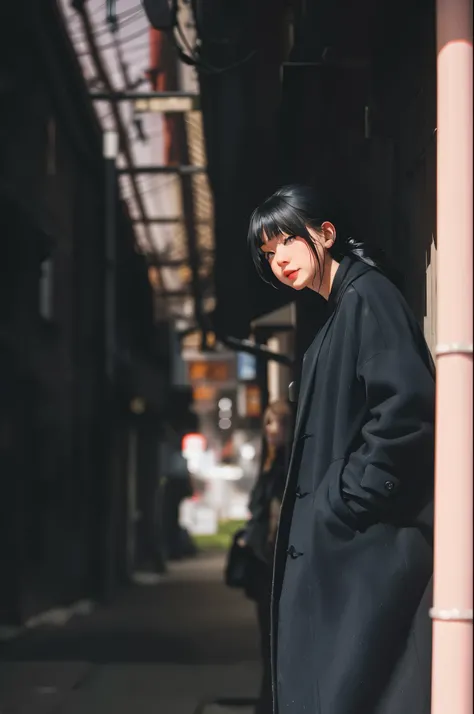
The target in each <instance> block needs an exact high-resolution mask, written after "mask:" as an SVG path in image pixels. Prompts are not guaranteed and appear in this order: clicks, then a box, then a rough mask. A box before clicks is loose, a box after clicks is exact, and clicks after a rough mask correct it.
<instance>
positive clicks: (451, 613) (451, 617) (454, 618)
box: [430, 607, 473, 622]
mask: <svg viewBox="0 0 474 714" xmlns="http://www.w3.org/2000/svg"><path fill="white" fill-rule="evenodd" d="M472 614H473V613H472V610H460V609H458V608H456V607H452V608H451V609H449V610H448V609H441V608H437V607H432V608H431V609H430V617H431V619H432V620H440V621H442V622H472Z"/></svg>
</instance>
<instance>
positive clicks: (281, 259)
mask: <svg viewBox="0 0 474 714" xmlns="http://www.w3.org/2000/svg"><path fill="white" fill-rule="evenodd" d="M278 248H280V250H278V249H277V251H276V255H275V258H276V262H277V265H278V266H279V267H280V268H284V267H285V265H288V263H289V262H290V261H289V259H288V258H287V256H286V253H285V251H284V250H281V248H282V246H278Z"/></svg>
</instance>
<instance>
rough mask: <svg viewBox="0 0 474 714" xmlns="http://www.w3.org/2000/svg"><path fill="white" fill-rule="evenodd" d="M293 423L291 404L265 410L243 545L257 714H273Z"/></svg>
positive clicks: (276, 404) (280, 402) (282, 403)
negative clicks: (273, 651)
mask: <svg viewBox="0 0 474 714" xmlns="http://www.w3.org/2000/svg"><path fill="white" fill-rule="evenodd" d="M290 420H291V409H290V405H289V404H288V403H287V402H284V401H278V402H273V403H272V404H270V405H269V406H268V407H267V409H266V410H265V413H264V416H263V430H264V440H263V443H264V450H263V461H262V463H263V467H262V472H261V474H260V476H259V478H258V480H257V483H256V484H255V488H254V490H253V492H252V495H251V498H250V504H249V510H250V514H251V518H250V520H249V522H248V524H247V527H246V529H245V535H244V536H243V538H242V540H241V541H240V542H239V544H240V545H241V546H246V547H248V548H250V549H251V551H252V554H253V556H254V558H253V559H252V576H253V577H252V582H251V584H250V586H249V587H248V588H247V595H248V596H249V597H251V598H252V599H253V600H255V601H256V603H257V617H258V626H259V630H260V642H261V653H262V672H263V673H262V683H261V689H260V697H259V701H258V704H257V708H256V714H270V712H271V711H272V687H271V666H270V659H271V657H270V594H271V583H272V562H273V551H274V546H275V539H276V532H277V528H278V520H279V516H280V505H281V500H282V497H283V490H284V488H285V481H286V474H287V465H288V459H287V456H288V453H287V452H288V434H289V427H290Z"/></svg>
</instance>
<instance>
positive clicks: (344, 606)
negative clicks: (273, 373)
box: [272, 258, 435, 714]
mask: <svg viewBox="0 0 474 714" xmlns="http://www.w3.org/2000/svg"><path fill="white" fill-rule="evenodd" d="M327 311H328V314H327V320H326V322H325V324H324V325H323V327H322V328H321V330H320V331H319V333H318V334H317V335H316V337H315V340H314V342H313V343H312V345H311V346H310V348H309V349H308V351H307V353H306V355H305V358H304V362H303V369H302V376H301V385H300V393H299V404H298V411H297V415H296V426H295V437H294V444H293V449H292V455H291V460H290V465H289V475H288V480H287V485H286V490H285V495H284V499H283V504H282V511H281V519H280V529H279V534H278V540H277V546H276V553H275V568H274V578H273V599H272V641H273V676H274V696H275V698H276V708H277V709H278V712H279V714H287V713H291V714H428V713H429V698H430V696H429V695H430V655H431V641H430V634H431V624H430V621H429V614H428V610H429V607H430V597H431V596H430V586H431V578H432V559H433V551H432V528H433V514H432V511H433V482H434V476H433V471H434V468H433V450H434V444H433V442H434V395H435V385H434V368H433V362H432V360H431V356H430V353H429V350H428V348H427V346H426V343H425V340H424V338H423V335H422V332H421V330H420V328H419V326H418V324H417V323H416V321H415V318H414V317H413V315H412V313H411V312H410V310H409V308H408V307H407V305H406V303H405V301H404V299H403V298H402V296H401V294H400V293H399V292H398V290H397V289H396V288H395V287H394V286H393V285H392V283H390V282H389V280H388V279H387V278H385V277H384V276H383V275H382V274H381V273H379V272H378V271H377V270H374V269H372V268H369V267H368V266H367V265H365V264H364V263H362V262H358V261H354V260H353V259H351V258H345V259H344V260H343V261H342V263H341V265H340V267H339V269H338V271H337V273H336V276H335V280H334V284H333V288H332V290H331V295H330V297H329V301H328V305H327Z"/></svg>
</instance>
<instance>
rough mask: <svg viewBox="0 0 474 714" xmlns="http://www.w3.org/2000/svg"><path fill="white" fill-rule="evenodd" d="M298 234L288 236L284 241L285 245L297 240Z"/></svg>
mask: <svg viewBox="0 0 474 714" xmlns="http://www.w3.org/2000/svg"><path fill="white" fill-rule="evenodd" d="M295 238H296V236H286V238H285V239H284V241H283V245H291V244H292V243H293V241H294V240H295Z"/></svg>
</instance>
